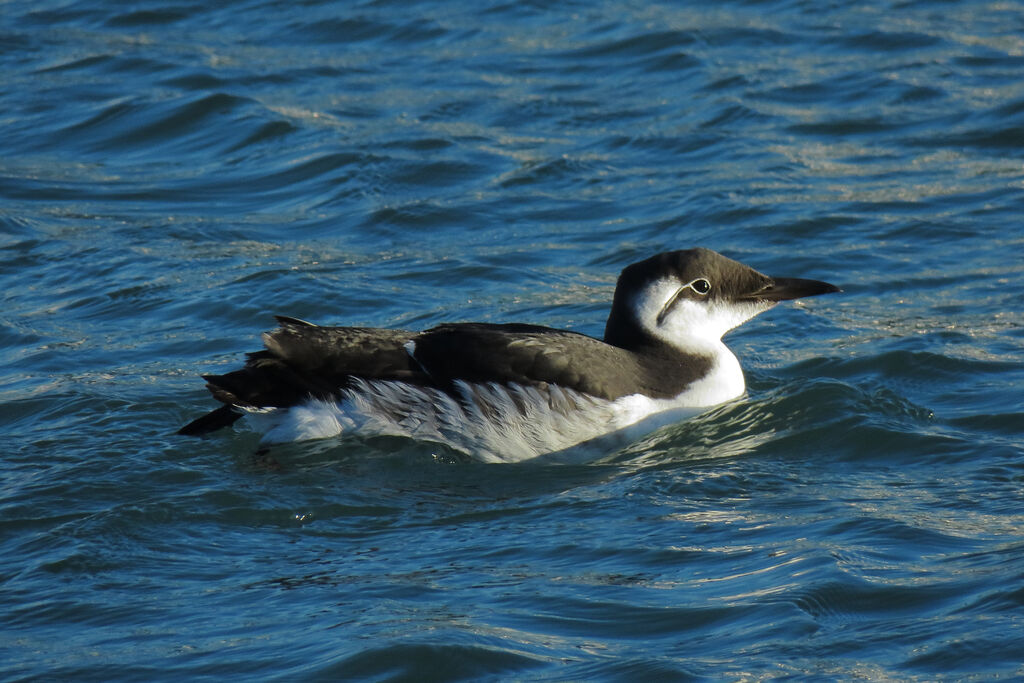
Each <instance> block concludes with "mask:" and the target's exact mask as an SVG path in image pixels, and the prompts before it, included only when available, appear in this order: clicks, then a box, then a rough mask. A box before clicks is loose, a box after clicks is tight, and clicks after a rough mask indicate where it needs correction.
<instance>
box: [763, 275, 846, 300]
mask: <svg viewBox="0 0 1024 683" xmlns="http://www.w3.org/2000/svg"><path fill="white" fill-rule="evenodd" d="M841 291H843V290H841V289H839V288H838V287H836V286H835V285H832V284H829V283H827V282H822V281H821V280H803V279H800V278H795V277H780V278H773V279H772V283H771V284H770V285H768V286H767V287H763V288H762V289H759V290H758V291H756V292H751V293H750V294H747V295H746V296H744V297H743V298H744V299H748V300H754V301H788V300H790V299H802V298H804V297H805V296H818V295H819V294H832V293H834V292H841Z"/></svg>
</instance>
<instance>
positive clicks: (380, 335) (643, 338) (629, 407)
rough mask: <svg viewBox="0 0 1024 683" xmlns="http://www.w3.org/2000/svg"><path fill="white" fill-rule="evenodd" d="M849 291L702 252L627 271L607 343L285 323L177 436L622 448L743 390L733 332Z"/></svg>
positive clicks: (545, 449) (217, 378)
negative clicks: (240, 433)
mask: <svg viewBox="0 0 1024 683" xmlns="http://www.w3.org/2000/svg"><path fill="white" fill-rule="evenodd" d="M838 291H841V290H840V289H839V288H838V287H836V286H835V285H831V284H829V283H827V282H821V281H818V280H805V279H797V278H772V277H768V276H767V275H764V274H762V273H760V272H758V271H756V270H754V269H753V268H750V267H748V266H745V265H743V264H742V263H739V262H737V261H733V260H732V259H729V258H726V257H725V256H722V255H721V254H718V253H717V252H714V251H711V250H709V249H703V248H697V249H688V250H683V251H671V252H666V253H661V254H657V255H656V256H652V257H650V258H648V259H646V260H644V261H640V262H639V263H634V264H632V265H630V266H627V267H626V268H625V269H624V270H623V271H622V273H621V275H620V276H619V278H618V282H617V284H616V287H615V294H614V295H613V298H612V306H611V313H610V314H609V316H608V321H607V324H606V326H605V330H604V338H603V339H597V338H595V337H591V336H587V335H584V334H580V333H577V332H570V331H566V330H558V329H553V328H550V327H542V326H539V325H528V324H492V323H453V324H443V325H439V326H437V327H434V328H432V329H429V330H426V331H423V332H411V331H406V330H393V329H378V328H368V327H322V326H319V325H315V324H313V323H308V322H305V321H302V320H298V319H296V318H289V317H283V316H278V317H277V323H278V327H277V328H276V329H274V330H272V331H270V332H266V333H264V334H263V335H262V336H263V343H264V346H265V348H264V349H263V350H262V351H257V352H255V353H250V354H248V359H247V361H246V363H245V366H244V367H242V368H241V369H239V370H235V371H233V372H229V373H227V374H223V375H205V376H204V379H205V380H206V382H207V388H208V389H209V390H210V392H211V393H212V394H213V396H214V398H216V399H217V400H218V401H220V402H221V403H223V404H224V405H222V406H221V407H219V408H217V409H215V410H213V411H212V412H210V413H208V414H207V415H204V416H202V417H200V418H198V419H196V420H194V421H192V422H190V423H189V424H187V425H185V426H184V427H182V428H181V429H180V430H179V433H181V434H187V435H197V434H204V433H207V432H211V431H214V430H216V429H219V428H221V427H225V426H228V425H230V424H233V423H234V422H235V421H236V420H237V419H239V418H240V417H242V416H243V415H248V416H249V417H250V418H256V420H257V422H258V423H262V425H261V426H262V429H263V430H264V432H265V433H264V436H263V439H262V442H263V443H264V444H273V443H281V442H288V441H296V440H304V439H316V438H325V437H331V436H336V435H339V434H343V433H360V434H369V435H399V436H406V437H411V438H413V439H419V440H425V441H434V442H441V443H444V444H447V445H448V446H449V447H451V448H454V449H456V450H458V451H462V452H464V453H467V454H469V455H471V456H473V457H475V458H478V459H480V460H484V461H489V462H512V461H519V460H525V459H529V458H534V457H537V456H540V455H544V454H549V453H564V452H570V451H572V450H578V449H579V448H580V447H583V446H587V445H593V444H595V443H596V444H604V443H609V442H610V441H611V439H608V438H607V437H610V436H617V437H618V443H623V442H625V443H628V442H629V441H631V440H634V439H635V438H638V437H639V436H641V435H643V434H644V433H646V432H649V431H651V430H653V429H655V428H657V427H659V426H662V425H664V424H669V423H672V422H675V421H678V420H679V419H682V418H684V417H687V416H690V415H693V414H696V413H698V412H701V411H703V410H706V409H708V408H710V407H712V406H715V405H718V404H720V403H723V402H725V401H729V400H731V399H734V398H737V397H739V396H741V395H742V394H743V393H744V392H745V390H746V388H745V382H744V379H743V371H742V369H741V368H740V364H739V361H738V360H737V359H736V356H735V355H733V353H732V352H731V351H730V350H729V348H728V347H727V346H726V345H725V344H724V343H723V342H722V336H723V335H724V334H725V333H726V332H728V331H729V330H731V329H733V328H735V327H737V326H738V325H740V324H742V323H744V322H746V321H747V320H749V319H751V318H753V317H754V316H755V315H758V314H759V313H762V312H764V311H766V310H768V309H769V308H771V307H773V306H774V305H775V304H777V303H778V302H780V301H785V300H789V299H798V298H802V297H808V296H816V295H819V294H828V293H831V292H838Z"/></svg>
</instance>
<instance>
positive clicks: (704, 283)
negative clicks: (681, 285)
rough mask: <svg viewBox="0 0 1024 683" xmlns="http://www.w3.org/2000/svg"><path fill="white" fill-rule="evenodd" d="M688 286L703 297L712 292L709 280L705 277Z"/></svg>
mask: <svg viewBox="0 0 1024 683" xmlns="http://www.w3.org/2000/svg"><path fill="white" fill-rule="evenodd" d="M686 286H687V287H689V288H690V289H692V290H693V291H694V292H696V293H697V294H700V295H701V296H704V295H705V294H707V293H708V292H710V291H711V283H710V282H708V280H707V278H703V277H699V278H697V279H696V280H694V281H693V282H690V283H688V284H687V285H686Z"/></svg>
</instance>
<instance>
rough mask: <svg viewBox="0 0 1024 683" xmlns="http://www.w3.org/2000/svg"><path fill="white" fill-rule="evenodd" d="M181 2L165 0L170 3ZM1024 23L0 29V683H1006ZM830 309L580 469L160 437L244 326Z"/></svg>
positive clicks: (271, 11) (721, 12)
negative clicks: (682, 284)
mask: <svg viewBox="0 0 1024 683" xmlns="http://www.w3.org/2000/svg"><path fill="white" fill-rule="evenodd" d="M207 5H208V6H207ZM1022 35H1024V5H1022V4H1021V3H1015V2H1003V3H985V2H973V3H972V2H965V3H945V2H923V3H906V4H903V3H892V4H886V3H880V2H872V3H850V4H848V5H846V4H842V3H832V4H831V5H828V6H825V5H823V4H822V3H811V2H786V1H784V0H766V1H764V2H727V3H718V4H715V5H713V6H711V7H708V6H705V3H694V4H692V5H689V4H664V5H659V4H648V3H623V2H596V3H592V2H588V3H575V4H573V3H562V4H561V5H559V6H558V7H557V8H553V9H545V8H543V7H541V6H540V4H534V3H505V2H502V1H501V0H489V1H487V2H483V3H464V2H450V3H440V2H429V1H427V0H419V1H414V2H401V3H398V2H389V1H387V0H380V1H377V2H360V3H317V2H306V3H299V4H294V3H265V2H258V1H256V0H243V1H239V2H232V3H178V4H166V5H164V4H160V3H155V2H154V3H146V2H140V3H133V4H131V6H125V3H117V2H111V1H109V0H107V1H103V0H93V1H90V2H86V1H81V2H73V1H72V2H57V1H49V0H42V1H40V0H33V1H32V2H20V1H15V2H7V3H5V4H4V5H3V10H2V12H0V66H2V69H3V71H2V73H3V76H2V77H0V112H2V113H0V130H2V135H0V197H2V202H0V249H2V256H0V264H2V265H0V292H2V294H0V296H2V301H3V306H2V311H3V313H2V315H0V319H2V327H0V354H2V356H0V368H2V369H0V397H2V399H0V401H2V403H0V443H2V444H3V448H2V453H3V457H2V460H0V468H2V469H0V617H2V618H0V623H2V624H3V625H2V626H0V672H2V673H0V677H2V678H4V679H8V680H21V679H36V678H47V679H58V680H59V679H69V680H76V681H82V680H104V681H107V680H147V681H153V680H180V679H182V678H187V679H200V678H207V679H217V680H220V679H223V678H225V677H234V678H258V679H262V680H283V679H287V680H293V679H304V680H316V679H338V678H343V679H365V680H420V681H422V680H455V679H490V680H552V681H554V680H559V681H560V680H570V679H572V680H580V679H584V680H654V679H658V680H672V679H682V680H688V679H701V678H704V679H709V680H722V679H733V680H740V679H744V680H749V679H764V678H789V679H797V680H832V679H836V678H844V679H848V678H855V677H856V678H868V679H879V678H887V677H891V678H898V679H919V680H934V679H937V678H946V679H951V680H960V679H965V678H971V677H974V678H986V679H987V678H994V677H998V676H1003V677H1013V676H1021V675H1024V654H1022V653H1024V513H1022V510H1024V495H1022V483H1024V400H1022V396H1024V393H1022V390H1024V360H1022V351H1024V327H1022V325H1021V322H1020V321H1021V313H1022V311H1024V304H1022V297H1021V291H1022V290H1021V284H1020V283H1021V277H1022V275H1024V260H1022V258H1021V254H1022V250H1024V231H1022V230H1021V227H1020V215H1019V214H1020V207H1021V206H1022V205H1024V204H1022V201H1024V166H1022V162H1024V81H1022V80H1021V79H1020V73H1021V69H1022V68H1024V40H1022V38H1021V36H1022ZM695 245H702V246H706V247H710V248H713V249H716V250H718V251H721V252H723V253H725V254H727V255H729V256H731V257H734V258H737V259H739V260H741V261H744V262H746V263H748V264H750V265H752V266H754V267H757V268H758V269H760V270H762V271H764V272H767V273H774V274H777V275H788V276H797V277H812V278H819V279H824V280H829V281H832V282H835V283H837V284H839V285H841V286H842V287H843V288H844V290H845V293H844V294H843V295H840V296H830V297H822V298H820V299H813V300H808V301H807V302H804V303H801V304H796V305H793V304H789V305H786V306H780V307H778V308H777V309H775V310H773V311H771V312H769V313H767V314H765V315H763V316H761V317H760V318H758V319H756V320H755V321H753V322H751V323H749V324H748V325H746V326H744V327H743V328H741V329H740V330H737V331H736V332H734V333H732V334H731V335H730V336H729V338H728V341H729V343H730V345H731V346H732V348H733V349H734V350H735V351H736V353H737V355H738V356H739V357H740V358H741V360H742V362H743V364H744V367H745V368H746V371H747V376H748V385H749V395H748V396H747V397H746V398H745V399H743V400H741V401H738V402H735V403H731V404H728V405H725V406H722V407H720V408H718V409H716V410H713V411H711V412H709V413H707V414H705V415H703V416H701V417H699V418H697V419H694V420H691V421H689V422H685V423H682V424H678V425H673V426H670V427H668V428H665V429H663V430H661V431H659V432H657V433H655V434H653V435H651V436H650V437H649V438H646V439H644V440H642V441H640V442H638V443H635V444H632V445H631V446H629V447H628V448H626V449H624V450H623V451H620V452H616V453H608V454H606V455H605V456H604V457H603V458H602V459H600V460H599V461H597V462H594V463H590V464H584V465H572V466H553V465H538V464H532V463H523V464H519V465H508V466H502V465H484V464H479V463H474V462H470V461H466V460H465V459H460V458H457V457H454V456H453V454H451V453H444V452H439V451H438V449H436V448H432V447H431V446H429V445H423V444H417V443H410V442H405V441H401V440H396V439H368V440H349V441H343V442H328V443H319V444H304V445H295V446H290V447H288V448H284V449H282V450H281V451H279V452H278V453H277V454H276V456H275V460H276V464H275V463H272V462H269V461H266V460H261V459H260V458H257V457H255V456H254V451H255V445H256V436H255V435H254V434H252V433H250V432H245V431H244V430H240V431H236V432H234V433H230V432H225V433H223V434H218V435H217V436H215V437H214V438H210V439H205V440H194V439H185V438H181V437H177V436H175V435H174V434H173V432H174V430H175V429H176V428H177V427H178V426H180V425H181V424H183V423H184V422H185V421H186V420H188V419H190V418H192V417H194V416H196V415H198V414H199V413H200V412H202V411H203V410H205V409H207V408H209V407H210V406H211V405H212V403H211V400H210V399H209V397H208V396H207V395H206V392H205V391H204V390H203V388H202V386H201V382H200V381H199V380H198V378H197V375H198V374H199V373H201V372H211V371H218V370H223V369H226V368H228V367H230V366H233V365H236V364H237V363H238V362H239V361H240V359H241V358H242V354H243V353H244V352H245V351H250V350H254V349H256V348H258V344H259V339H258V335H259V332H260V331H262V330H264V329H267V328H268V327H270V326H271V325H272V319H271V317H270V316H271V315H272V314H275V313H282V314H287V315H292V316H296V317H300V318H305V319H309V320H312V321H315V322H321V323H325V324H326V323H334V324H349V325H375V326H405V327H411V328H417V329H419V328H426V327H429V326H431V325H434V324H437V323H440V322H443V321H451V320H485V321H524V322H533V323H539V324H547V325H553V326H558V327H565V328H569V329H574V330H578V331H581V332H585V333H589V334H600V333H601V331H602V329H603V323H604V316H605V315H606V314H607V310H608V304H609V301H610V296H611V291H612V287H613V285H614V280H615V277H616V275H617V273H618V271H619V269H620V268H621V267H623V266H624V265H626V264H628V263H630V262H632V261H635V260H638V259H640V258H644V257H646V256H648V255H651V254H653V253H656V252H658V251H662V250H667V249H676V248H684V247H689V246H695Z"/></svg>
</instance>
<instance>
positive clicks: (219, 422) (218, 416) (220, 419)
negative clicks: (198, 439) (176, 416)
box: [178, 406, 242, 436]
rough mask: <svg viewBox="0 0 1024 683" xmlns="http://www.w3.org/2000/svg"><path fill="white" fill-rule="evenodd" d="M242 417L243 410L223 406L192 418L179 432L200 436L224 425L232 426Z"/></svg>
mask: <svg viewBox="0 0 1024 683" xmlns="http://www.w3.org/2000/svg"><path fill="white" fill-rule="evenodd" d="M240 417H242V412H241V411H240V410H238V409H237V408H235V407H234V406H221V407H220V408H215V409H214V410H211V411H210V412H208V413H207V414H206V415H203V416H202V417H200V418H196V419H195V420H192V421H191V422H189V423H188V424H187V425H185V426H184V427H182V428H181V429H179V430H178V434H184V435H185V436H200V435H202V434H208V433H210V432H215V431H217V430H218V429H220V428H222V427H230V426H231V425H233V424H234V423H235V422H236V421H237V420H238V419H239V418H240Z"/></svg>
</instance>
